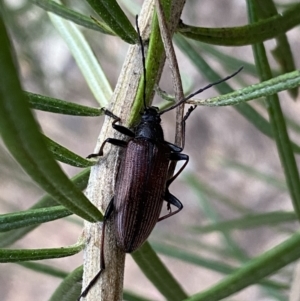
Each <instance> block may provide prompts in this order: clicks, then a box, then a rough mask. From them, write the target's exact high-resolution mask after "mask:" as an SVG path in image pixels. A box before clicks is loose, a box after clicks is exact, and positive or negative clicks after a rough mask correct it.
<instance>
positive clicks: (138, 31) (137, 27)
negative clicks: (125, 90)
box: [135, 15, 147, 109]
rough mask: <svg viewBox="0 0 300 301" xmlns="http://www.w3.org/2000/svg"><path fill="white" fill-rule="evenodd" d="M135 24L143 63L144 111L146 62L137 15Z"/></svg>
mask: <svg viewBox="0 0 300 301" xmlns="http://www.w3.org/2000/svg"><path fill="white" fill-rule="evenodd" d="M135 24H136V29H137V33H138V37H139V41H140V44H141V51H142V62H143V72H144V82H143V85H144V87H143V101H144V109H146V108H147V106H146V62H145V49H144V44H143V40H142V37H141V32H140V28H139V24H138V15H136V16H135Z"/></svg>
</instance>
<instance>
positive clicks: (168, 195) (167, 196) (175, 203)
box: [158, 189, 183, 222]
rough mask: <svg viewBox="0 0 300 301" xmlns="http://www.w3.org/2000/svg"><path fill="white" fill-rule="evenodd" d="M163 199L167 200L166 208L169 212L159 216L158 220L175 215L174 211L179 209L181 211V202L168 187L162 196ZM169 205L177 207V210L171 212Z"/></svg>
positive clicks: (176, 211)
mask: <svg viewBox="0 0 300 301" xmlns="http://www.w3.org/2000/svg"><path fill="white" fill-rule="evenodd" d="M164 200H165V201H166V202H168V205H167V209H168V210H169V211H170V212H169V213H168V214H166V215H164V216H162V217H160V218H159V219H158V222H160V221H162V220H164V219H166V218H168V217H170V216H172V215H175V214H176V213H178V212H179V211H181V210H182V208H183V205H182V203H181V202H180V201H179V200H178V199H177V198H176V197H175V196H174V195H173V194H171V193H170V192H169V190H168V189H167V190H166V194H165V196H164ZM170 205H173V206H175V207H176V208H177V210H175V211H173V212H172V210H171V206H170Z"/></svg>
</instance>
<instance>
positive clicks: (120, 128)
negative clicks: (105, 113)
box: [112, 118, 135, 138]
mask: <svg viewBox="0 0 300 301" xmlns="http://www.w3.org/2000/svg"><path fill="white" fill-rule="evenodd" d="M119 121H120V118H117V119H115V120H114V121H113V123H112V127H113V128H114V129H115V130H116V131H118V132H119V133H121V134H124V135H126V136H129V137H132V138H133V137H134V136H135V135H134V132H133V131H131V130H130V129H129V128H127V127H125V126H123V125H118V124H116V123H117V122H119Z"/></svg>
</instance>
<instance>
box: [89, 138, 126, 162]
mask: <svg viewBox="0 0 300 301" xmlns="http://www.w3.org/2000/svg"><path fill="white" fill-rule="evenodd" d="M106 143H111V144H113V145H116V146H120V147H126V146H127V142H126V141H123V140H119V139H115V138H107V139H106V140H105V141H104V142H103V143H102V145H101V147H100V150H99V152H98V153H96V154H90V155H88V156H87V158H88V159H90V158H94V157H98V156H103V148H104V145H105V144H106Z"/></svg>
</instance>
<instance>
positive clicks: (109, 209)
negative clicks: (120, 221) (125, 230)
mask: <svg viewBox="0 0 300 301" xmlns="http://www.w3.org/2000/svg"><path fill="white" fill-rule="evenodd" d="M113 211H114V198H112V199H111V201H110V202H109V204H108V206H107V208H106V210H105V214H104V216H103V227H102V234H101V250H100V270H99V272H98V273H97V274H96V275H95V276H94V278H93V279H92V280H91V281H90V282H89V284H88V285H87V287H86V288H85V289H84V290H83V291H82V293H81V295H80V296H79V298H78V299H77V301H79V300H80V299H81V297H85V296H86V295H87V294H88V292H89V290H90V289H91V288H92V287H93V285H94V284H95V283H96V282H97V280H98V279H99V277H100V276H101V274H102V272H103V271H104V270H105V260H104V238H105V228H106V222H107V220H108V219H109V218H110V216H111V214H112V213H113Z"/></svg>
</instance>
